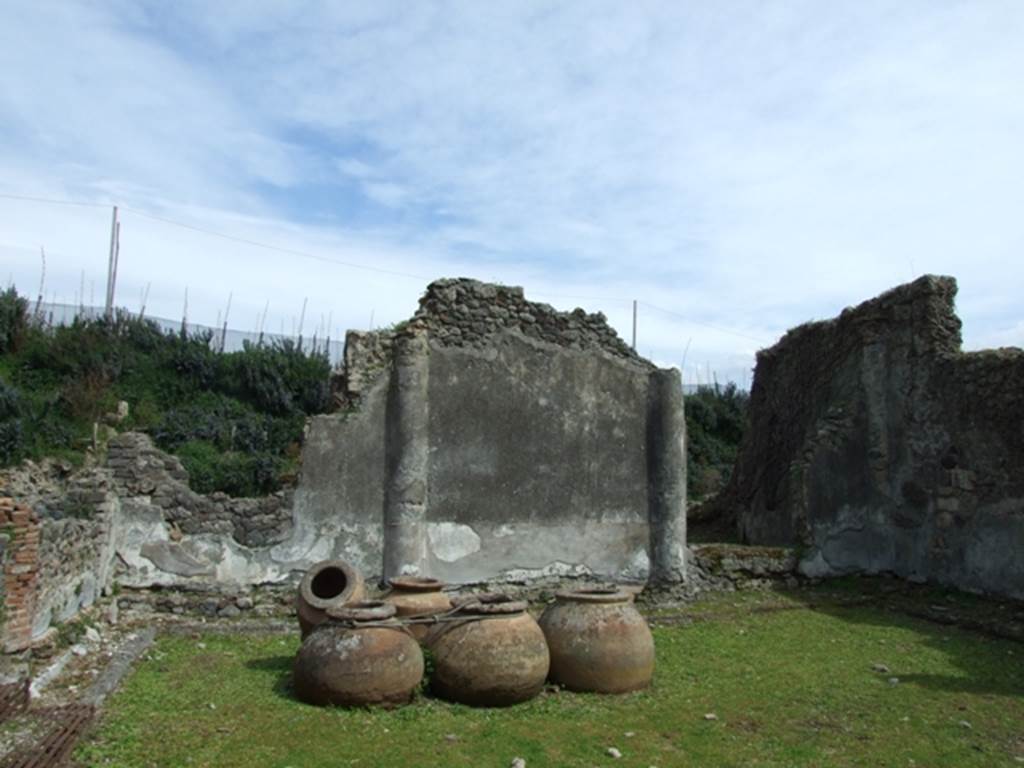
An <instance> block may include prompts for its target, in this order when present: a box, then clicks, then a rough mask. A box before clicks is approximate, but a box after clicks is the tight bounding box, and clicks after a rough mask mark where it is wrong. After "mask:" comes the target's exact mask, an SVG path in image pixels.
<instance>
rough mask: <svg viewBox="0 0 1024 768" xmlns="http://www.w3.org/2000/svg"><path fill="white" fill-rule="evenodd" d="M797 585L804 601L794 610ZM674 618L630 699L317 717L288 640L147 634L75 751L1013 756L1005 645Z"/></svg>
mask: <svg viewBox="0 0 1024 768" xmlns="http://www.w3.org/2000/svg"><path fill="white" fill-rule="evenodd" d="M811 597H813V600H814V604H815V606H816V609H815V610H807V609H803V608H801V606H802V605H805V604H806V602H807V601H808V599H809V598H811ZM825 597H827V595H826V596H825ZM776 609H781V610H776ZM675 613H676V614H678V611H676V612H675ZM693 618H694V619H696V620H695V621H693V622H692V623H687V622H685V621H684V623H683V624H671V625H667V626H656V627H655V630H654V632H655V640H656V644H657V651H658V662H657V664H658V666H657V672H656V676H655V683H654V686H653V688H652V689H651V690H650V691H648V692H645V693H640V694H633V695H629V696H624V697H600V696H595V695H579V694H570V693H565V692H562V693H546V694H544V695H542V696H541V697H540V698H538V699H536V700H535V701H533V702H531V703H528V704H525V705H521V706H518V707H514V708H511V709H505V710H474V709H470V708H466V707H461V706H453V705H449V704H446V703H444V702H440V701H436V700H433V699H431V698H428V697H423V696H421V697H420V698H419V699H418V700H417V701H416V702H415V703H414V704H413V705H411V706H409V707H405V708H403V709H399V710H394V711H389V712H386V711H362V710H359V711H344V710H324V709H317V708H314V707H309V706H306V705H304V704H302V703H300V702H298V701H295V700H294V699H293V698H292V697H291V695H290V692H289V677H290V669H291V662H292V657H293V655H294V653H295V651H296V648H297V645H298V640H297V638H294V637H287V638H282V637H281V636H262V637H245V636H241V637H240V636H225V635H219V636H218V635H209V636H206V637H203V638H200V639H198V640H197V639H196V638H186V637H180V636H166V637H163V638H162V639H160V640H159V641H158V643H157V645H156V646H155V647H154V649H153V650H152V652H151V653H150V654H149V656H148V657H147V658H146V659H145V660H143V661H142V662H141V664H140V666H139V668H138V670H137V672H136V673H135V674H134V676H133V677H132V678H130V679H129V681H128V682H127V684H126V685H125V687H124V688H123V689H122V690H121V691H120V692H119V693H118V694H117V695H115V697H114V698H113V700H112V701H111V702H110V703H109V705H108V710H107V713H106V716H105V718H104V720H103V721H102V723H101V724H100V726H99V728H98V729H97V731H96V732H95V733H94V735H93V736H92V739H91V741H88V742H87V743H85V744H83V745H82V746H81V747H80V748H79V750H78V753H77V755H78V758H79V760H80V761H81V762H82V763H83V764H85V765H117V766H218V767H223V768H228V767H230V766H245V767H246V768H255V767H257V766H294V767H295V768H307V767H312V766H348V765H355V766H382V767H386V766H401V768H415V767H416V766H435V765H443V766H474V767H475V766H508V765H509V764H510V762H511V760H512V758H513V757H515V756H519V757H523V758H525V759H526V762H527V766H529V767H530V768H535V767H536V766H595V765H604V764H615V765H620V766H641V767H646V766H660V767H661V768H666V767H667V766H901V767H902V766H985V768H989V767H990V766H1018V765H1021V764H1024V663H1022V661H1024V645H1021V644H1020V643H1016V642H1013V641H1010V640H997V639H990V638H987V637H984V636H982V635H978V634H975V633H972V632H969V631H965V630H961V629H957V628H955V627H948V626H940V625H936V624H934V623H930V622H925V621H922V620H920V619H915V618H910V617H906V616H902V615H899V614H892V613H890V612H888V611H885V610H882V609H881V608H880V607H879V606H874V605H871V606H863V605H858V606H848V605H847V606H842V605H840V604H838V603H833V604H829V603H828V601H827V600H826V599H823V596H822V594H821V593H818V594H814V595H812V594H810V593H804V592H797V593H791V595H789V596H782V597H780V596H779V595H775V594H768V595H765V596H752V595H742V596H735V595H734V596H718V597H716V598H713V599H712V600H711V601H708V602H703V603H701V604H698V605H697V606H695V607H694V608H693ZM666 620H669V621H671V620H672V619H671V618H666ZM886 670H888V671H886ZM711 714H713V715H714V716H715V717H714V718H713V719H712V718H710V717H707V716H708V715H711ZM609 747H616V748H617V749H618V750H620V751H621V752H622V758H621V759H620V760H615V759H613V758H612V757H610V756H608V754H607V750H608V748H609Z"/></svg>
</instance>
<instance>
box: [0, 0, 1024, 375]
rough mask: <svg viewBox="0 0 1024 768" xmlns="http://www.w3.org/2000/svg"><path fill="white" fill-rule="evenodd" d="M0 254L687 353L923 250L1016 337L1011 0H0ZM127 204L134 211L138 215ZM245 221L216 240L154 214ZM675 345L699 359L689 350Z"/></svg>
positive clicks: (155, 304)
mask: <svg viewBox="0 0 1024 768" xmlns="http://www.w3.org/2000/svg"><path fill="white" fill-rule="evenodd" d="M0 18H2V19H3V23H2V24H0V195H20V196H28V197H37V198H50V199H59V200H71V201H79V202H84V203H94V204H96V205H95V207H93V206H85V205H83V206H70V205H53V204H47V203H42V202H32V201H18V200H12V199H9V198H5V197H0V263H2V265H3V268H4V269H3V274H0V279H3V280H4V281H7V280H13V281H14V283H15V284H16V285H17V287H18V288H19V290H21V291H23V292H24V293H27V294H31V295H34V294H35V293H36V292H37V291H38V285H39V279H40V258H39V248H40V246H45V249H46V254H47V272H46V283H45V293H46V298H47V299H51V298H57V299H59V300H63V301H68V302H72V301H75V300H76V298H77V295H78V294H79V293H80V292H82V289H81V286H83V285H84V286H85V288H84V293H85V294H86V297H85V298H86V300H87V301H88V298H89V296H93V297H95V301H97V302H100V303H101V302H102V296H103V292H104V280H105V275H106V251H107V247H108V239H109V227H110V210H109V207H106V206H109V205H110V204H113V203H117V204H119V205H121V206H122V207H123V208H125V209H126V210H125V211H124V213H123V215H122V221H123V224H122V252H121V267H120V278H119V287H118V301H119V303H120V304H123V305H126V306H128V307H131V308H138V306H139V303H140V299H141V293H142V290H143V287H144V286H145V285H146V284H147V283H150V284H151V285H152V288H151V291H150V295H149V302H148V308H147V311H148V312H150V313H153V314H157V315H163V316H167V317H172V318H174V317H180V316H181V312H182V304H183V295H184V292H185V289H186V287H187V288H188V291H189V315H190V318H191V319H194V320H196V321H198V322H207V323H211V324H212V323H213V322H214V321H215V319H216V317H217V315H218V313H220V312H222V311H223V310H224V307H225V305H226V303H227V298H228V295H229V293H231V294H233V303H232V309H231V322H230V324H231V325H232V326H233V327H237V328H240V329H250V328H253V327H255V325H256V317H257V315H258V314H259V313H260V312H261V310H262V309H263V308H264V306H265V302H267V301H269V303H270V311H269V318H268V320H267V323H266V327H267V329H268V330H271V331H277V330H280V329H281V328H284V329H285V330H286V331H288V332H290V331H291V328H292V327H293V325H294V322H295V319H296V318H297V316H298V315H299V312H300V310H301V308H302V303H303V301H304V300H305V299H307V298H308V302H309V310H308V313H307V320H306V329H307V333H308V332H309V330H311V329H312V328H313V327H314V326H317V325H320V324H321V323H324V324H326V320H327V318H328V317H329V318H330V322H331V325H332V333H333V335H336V334H337V330H336V329H344V328H366V327H368V326H369V325H370V324H371V322H372V323H373V325H385V324H388V323H392V322H396V321H398V320H401V319H403V318H405V317H407V316H408V315H409V314H411V313H412V311H414V309H415V306H416V300H417V298H418V297H419V295H420V294H421V292H422V289H423V287H424V285H425V284H426V283H427V282H428V281H429V280H431V279H434V278H437V277H442V276H471V277H477V278H480V279H483V280H494V281H499V282H504V283H511V284H518V285H523V286H525V288H526V291H527V296H528V297H529V298H534V299H536V300H540V301H546V302H548V303H551V304H553V305H555V306H556V307H558V308H560V309H571V308H573V307H575V306H577V305H580V306H583V307H585V308H586V309H588V310H589V311H597V310H601V311H604V312H605V314H607V315H608V316H609V318H610V320H611V321H612V323H613V324H614V325H615V326H616V328H617V329H618V330H619V332H620V334H621V335H622V336H623V337H624V338H626V339H627V340H628V338H629V334H630V323H631V301H632V300H633V299H637V300H639V301H640V302H641V304H640V308H639V329H638V348H639V351H640V352H641V353H643V354H645V355H648V356H649V357H651V358H652V359H654V360H656V361H658V362H659V363H662V364H666V365H677V366H678V365H680V364H681V363H682V361H683V356H684V352H685V354H686V356H687V357H686V366H685V368H684V378H685V379H686V380H687V381H688V382H694V381H695V380H697V377H698V376H700V377H706V376H707V374H706V370H707V369H708V368H710V369H711V370H713V371H714V372H716V374H717V378H718V379H719V380H727V379H733V380H736V381H738V382H741V383H742V382H744V381H747V380H749V371H750V368H751V366H752V364H753V354H754V352H755V351H756V350H757V349H759V348H761V347H763V346H767V345H769V344H771V343H772V342H774V341H775V340H776V339H777V338H778V337H779V335H780V334H781V333H782V332H783V331H784V330H785V329H786V328H788V327H790V326H792V325H795V324H798V323H801V322H804V321H806V320H809V319H818V318H826V317H830V316H832V315H834V314H836V313H837V312H838V311H840V310H841V309H842V308H843V307H844V306H847V305H850V304H853V303H857V302H859V301H861V300H863V299H866V298H869V297H870V296H873V295H874V294H876V293H878V292H880V291H882V290H884V289H886V288H888V287H890V286H892V285H895V284H897V283H901V282H905V281H907V280H909V279H911V278H912V277H915V276H917V275H920V274H922V273H925V272H933V273H945V274H952V275H955V276H956V277H957V278H958V279H959V281H960V297H959V302H958V306H959V310H960V314H961V316H962V317H963V319H964V322H965V341H966V344H967V346H968V347H969V348H976V347H983V346H1000V345H1017V346H1020V345H1024V311H1022V310H1021V306H1020V296H1021V294H1022V289H1024V213H1022V211H1024V181H1022V180H1024V140H1022V137H1024V45H1022V44H1021V41H1022V40H1024V3H1021V2H1019V1H1018V0H1005V2H1000V1H999V0H971V1H970V2H957V1H954V0H920V1H915V0H892V1H891V2H873V1H871V0H865V1H861V2H848V3H830V2H826V3H823V2H820V1H819V0H813V1H809V2H802V1H801V0H780V1H778V2H771V1H770V0H769V1H762V0H758V1H756V2H754V1H751V2H743V1H741V0H734V1H730V0H724V1H723V2H715V3H706V2H679V1H669V2H629V3H624V2H619V1H615V2H601V0H586V1H583V0H581V1H580V2H544V3H539V2H525V1H519V0H517V1H516V2H505V3H496V2H494V3H492V2H469V1H468V0H467V1H466V2H451V3H447V2H428V1H427V0H423V1H420V2H381V1H380V0H375V1H374V2H342V1H341V0H338V1H337V2H325V3H301V2H294V1H291V2H284V1H282V2H255V1H254V0H245V2H242V1H241V0H238V1H237V2H230V1H229V0H224V2H218V3H208V2H199V1H198V0H197V1H196V2H185V1H183V2H175V3H166V2H163V1H162V0H160V1H157V2H117V1H108V2H97V1H95V0H93V1H91V2H82V3H78V2H75V1H74V0H53V1H52V2H51V1H48V0H0ZM154 217H156V218H154ZM161 219H167V220H171V221H174V222H179V223H182V224H186V225H189V226H190V227H194V228H198V229H203V230H211V231H214V232H220V233H224V234H228V235H231V236H233V237H236V238H240V239H243V240H248V241H255V242H258V243H266V244H269V245H274V246H277V247H280V248H283V249H285V250H287V251H291V252H292V253H284V252H281V251H273V250H269V249H265V248H260V247H257V246H255V245H249V244H246V243H242V242H238V241H237V240H228V239H225V238H220V237H216V236H213V235H209V234H205V233H203V232H199V231H196V229H187V228H185V227H181V226H177V225H175V224H171V223H168V222H166V221H162V220H161ZM698 371H699V373H698Z"/></svg>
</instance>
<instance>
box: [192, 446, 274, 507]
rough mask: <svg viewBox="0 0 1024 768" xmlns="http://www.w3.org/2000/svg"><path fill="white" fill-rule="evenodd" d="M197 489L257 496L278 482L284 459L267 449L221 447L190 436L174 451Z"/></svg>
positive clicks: (268, 491)
mask: <svg viewBox="0 0 1024 768" xmlns="http://www.w3.org/2000/svg"><path fill="white" fill-rule="evenodd" d="M176 453H177V456H178V458H179V459H181V463H182V465H183V466H184V467H185V469H186V470H187V471H188V474H189V486H190V487H191V488H192V489H193V490H195V491H198V492H199V493H212V492H213V491H223V492H224V493H227V494H229V495H231V496H257V495H260V494H265V493H270V492H272V491H273V490H274V489H275V488H276V486H277V480H278V477H279V475H280V472H281V469H282V465H283V463H284V462H283V460H282V459H279V458H277V457H275V456H271V455H269V454H266V453H262V454H246V453H239V452H237V451H226V452H225V451H221V450H219V449H218V448H217V447H216V446H215V445H213V444H212V443H208V442H205V441H203V440H193V441H191V442H188V443H185V444H184V445H182V446H180V447H179V448H178V450H177V451H176Z"/></svg>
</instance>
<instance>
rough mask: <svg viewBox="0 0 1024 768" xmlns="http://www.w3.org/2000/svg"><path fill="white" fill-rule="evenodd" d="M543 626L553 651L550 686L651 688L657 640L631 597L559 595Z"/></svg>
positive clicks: (590, 592) (593, 592)
mask: <svg viewBox="0 0 1024 768" xmlns="http://www.w3.org/2000/svg"><path fill="white" fill-rule="evenodd" d="M540 627H541V629H542V630H543V631H544V637H545V638H546V639H547V642H548V648H549V649H550V651H551V672H550V674H549V675H548V676H549V678H550V679H551V682H553V683H558V684H560V685H563V686H565V687H566V688H568V689H569V690H571V691H591V692H594V693H626V692H628V691H636V690H639V689H641V688H646V687H647V686H648V685H650V683H651V677H652V676H653V674H654V638H653V637H652V636H651V630H650V628H649V627H648V626H647V622H646V620H645V619H644V617H643V616H641V615H640V612H639V611H638V610H637V609H636V607H635V606H634V605H633V596H632V595H630V594H628V593H626V592H622V591H619V590H616V589H584V590H578V591H575V592H561V593H559V594H558V595H557V598H556V602H555V603H554V604H552V605H550V606H548V608H547V609H546V610H545V611H544V613H543V615H542V616H541V617H540Z"/></svg>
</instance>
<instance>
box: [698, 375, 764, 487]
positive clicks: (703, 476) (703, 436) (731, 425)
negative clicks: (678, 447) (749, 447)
mask: <svg viewBox="0 0 1024 768" xmlns="http://www.w3.org/2000/svg"><path fill="white" fill-rule="evenodd" d="M749 401H750V395H749V394H748V393H746V392H744V391H742V390H740V389H739V388H737V387H736V385H735V384H732V383H730V384H727V385H726V386H724V387H718V386H715V387H700V388H699V389H698V390H697V391H696V392H695V393H693V394H691V395H688V396H687V397H686V441H687V442H686V448H687V455H686V467H687V495H688V496H689V497H690V498H691V499H702V498H705V497H707V496H710V495H712V494H715V493H717V492H718V491H719V490H721V488H722V487H723V486H724V485H725V483H727V482H728V480H729V476H730V475H731V474H732V468H733V465H734V464H735V462H736V455H737V453H738V451H739V447H740V443H741V442H742V440H743V435H744V433H745V432H746V429H747V421H748V416H747V412H748V404H749Z"/></svg>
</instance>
